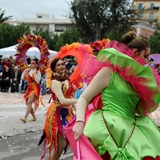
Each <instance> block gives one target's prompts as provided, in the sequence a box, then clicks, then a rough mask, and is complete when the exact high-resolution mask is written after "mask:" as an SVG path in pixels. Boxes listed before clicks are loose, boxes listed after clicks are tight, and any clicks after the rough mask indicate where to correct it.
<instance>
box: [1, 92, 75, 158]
mask: <svg viewBox="0 0 160 160" xmlns="http://www.w3.org/2000/svg"><path fill="white" fill-rule="evenodd" d="M42 98H43V101H44V103H45V106H46V107H43V106H42V105H40V106H39V108H38V110H37V111H36V116H37V121H35V122H29V121H27V123H23V122H22V121H20V118H22V117H23V116H24V113H25V108H26V105H25V101H22V100H23V94H19V93H2V92H0V160H40V157H41V155H42V154H43V145H41V146H37V144H38V142H39V139H40V136H41V135H42V130H43V126H44V121H45V113H46V110H47V107H49V104H48V100H49V95H45V96H43V97H42ZM30 118H32V117H31V116H30V115H29V117H28V120H29V119H30ZM47 158H48V152H47V154H46V157H45V158H44V160H47ZM60 159H62V160H63V159H65V160H72V159H73V154H72V152H71V150H70V149H69V150H68V151H67V153H66V154H64V155H62V157H61V158H60Z"/></svg>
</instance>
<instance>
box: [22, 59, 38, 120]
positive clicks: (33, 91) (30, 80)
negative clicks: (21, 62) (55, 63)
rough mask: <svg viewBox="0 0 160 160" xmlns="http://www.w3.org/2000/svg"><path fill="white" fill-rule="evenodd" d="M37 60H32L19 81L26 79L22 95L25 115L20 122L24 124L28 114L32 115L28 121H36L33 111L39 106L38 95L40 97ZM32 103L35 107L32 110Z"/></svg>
mask: <svg viewBox="0 0 160 160" xmlns="http://www.w3.org/2000/svg"><path fill="white" fill-rule="evenodd" d="M37 64H38V60H37V59H35V60H32V61H31V64H30V68H27V69H25V70H24V71H23V73H22V76H21V79H22V80H23V79H26V81H27V90H26V92H25V94H24V98H25V100H26V105H27V107H26V113H25V115H24V117H23V118H21V119H20V120H21V121H22V122H24V123H26V121H27V117H28V115H29V113H30V114H31V115H32V117H33V118H32V119H30V120H29V121H30V122H32V121H36V116H35V111H36V109H37V108H38V105H39V95H40V89H41V88H40V80H41V72H40V71H39V70H38V69H37ZM33 103H34V105H35V107H34V108H32V104H33Z"/></svg>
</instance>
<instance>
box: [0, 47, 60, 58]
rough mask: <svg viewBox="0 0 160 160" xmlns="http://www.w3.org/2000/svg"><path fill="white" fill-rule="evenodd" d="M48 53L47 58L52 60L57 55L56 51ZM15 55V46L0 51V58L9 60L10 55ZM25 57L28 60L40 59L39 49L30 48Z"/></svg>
mask: <svg viewBox="0 0 160 160" xmlns="http://www.w3.org/2000/svg"><path fill="white" fill-rule="evenodd" d="M49 52H50V57H49V58H52V57H53V56H55V55H56V54H57V52H56V51H52V50H49ZM16 53H17V51H16V45H13V46H10V47H6V48H2V49H0V55H1V56H2V58H9V56H11V55H12V56H14V55H15V54H16ZM26 55H27V56H28V57H30V58H38V59H40V53H39V49H38V48H36V47H31V48H30V49H28V51H27V52H26Z"/></svg>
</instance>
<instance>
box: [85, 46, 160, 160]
mask: <svg viewBox="0 0 160 160" xmlns="http://www.w3.org/2000/svg"><path fill="white" fill-rule="evenodd" d="M96 59H97V60H98V61H99V62H98V61H97V64H95V65H97V66H94V67H95V68H96V67H97V71H98V68H99V69H100V68H102V67H105V66H108V67H111V68H112V69H113V73H112V74H111V77H110V84H109V86H108V87H107V88H105V89H104V90H103V91H102V93H101V99H102V104H103V105H102V107H97V108H99V109H98V110H96V111H94V112H93V113H92V114H91V115H90V116H89V118H88V120H87V123H86V126H85V129H84V134H85V135H86V136H87V138H88V139H89V140H90V142H91V143H92V145H93V146H94V148H95V149H96V151H97V152H98V153H99V155H101V156H102V155H104V154H105V153H106V152H108V153H109V155H110V159H112V160H141V159H143V158H144V157H148V156H149V157H153V158H156V157H159V156H160V132H159V129H158V127H157V126H156V124H155V122H154V121H153V120H152V119H151V118H149V117H148V116H146V114H147V113H150V112H152V111H154V110H155V109H156V108H157V107H158V104H159V101H160V93H159V90H158V86H157V82H156V80H155V77H154V74H153V72H152V71H151V69H150V67H149V66H142V65H141V64H140V63H138V62H137V61H135V60H134V59H132V58H131V57H130V56H128V55H125V54H122V53H120V52H119V51H117V50H116V49H114V48H107V49H103V50H101V51H100V52H99V54H98V56H97V58H96ZM90 66H92V67H93V65H92V64H90ZM95 70H96V69H95ZM87 71H88V72H89V70H88V69H87ZM97 71H96V72H97ZM91 73H92V72H91V70H90V74H91ZM85 74H86V75H87V74H88V73H85Z"/></svg>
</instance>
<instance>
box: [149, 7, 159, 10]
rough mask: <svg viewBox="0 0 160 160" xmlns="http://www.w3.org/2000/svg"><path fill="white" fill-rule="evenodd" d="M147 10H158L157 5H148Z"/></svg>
mask: <svg viewBox="0 0 160 160" xmlns="http://www.w3.org/2000/svg"><path fill="white" fill-rule="evenodd" d="M147 10H159V7H150V8H147Z"/></svg>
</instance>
